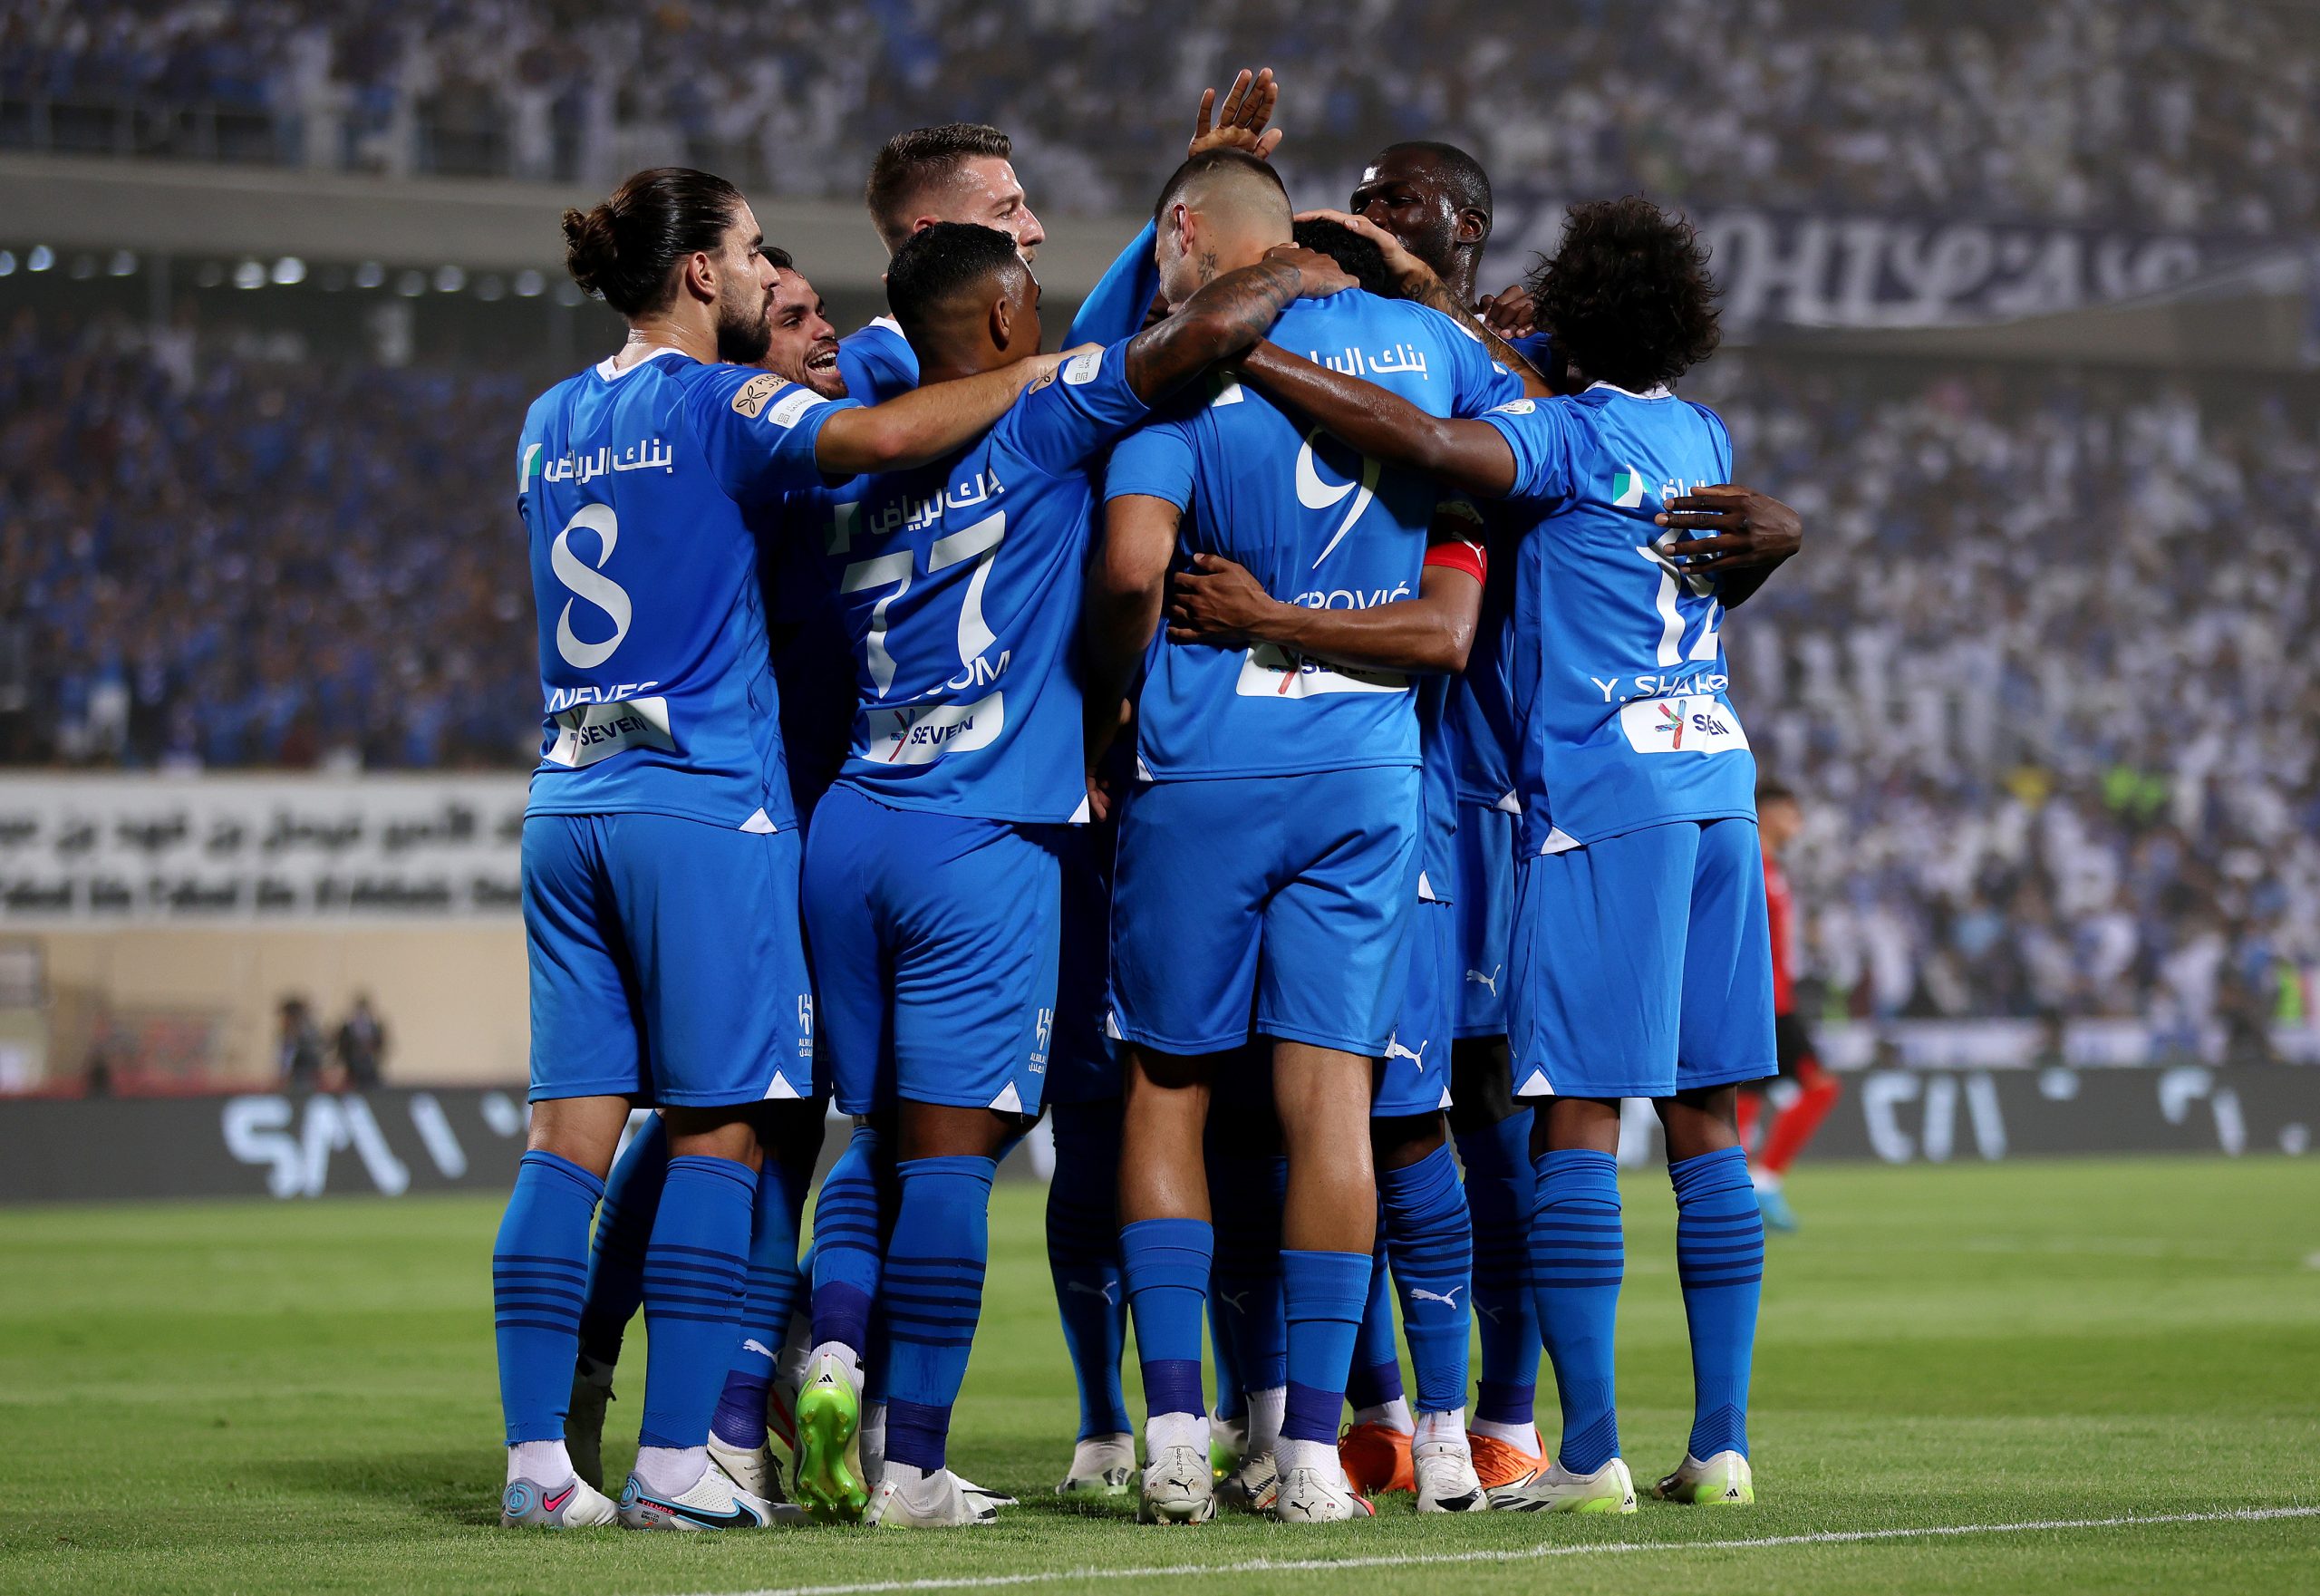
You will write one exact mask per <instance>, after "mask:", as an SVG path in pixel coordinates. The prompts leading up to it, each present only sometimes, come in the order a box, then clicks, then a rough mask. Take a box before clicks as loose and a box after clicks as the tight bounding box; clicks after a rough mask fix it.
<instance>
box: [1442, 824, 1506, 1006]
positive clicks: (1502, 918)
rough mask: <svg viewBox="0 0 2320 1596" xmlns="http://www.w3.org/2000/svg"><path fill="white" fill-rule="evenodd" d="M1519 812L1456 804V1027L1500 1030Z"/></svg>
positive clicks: (1504, 993)
mask: <svg viewBox="0 0 2320 1596" xmlns="http://www.w3.org/2000/svg"><path fill="white" fill-rule="evenodd" d="M1521 823H1522V817H1521V816H1519V815H1515V814H1513V813H1510V812H1509V811H1507V810H1505V809H1501V808H1495V807H1493V806H1492V805H1489V804H1465V803H1462V804H1460V805H1459V806H1458V843H1457V858H1458V901H1457V903H1456V904H1455V905H1453V906H1454V907H1455V909H1456V911H1457V914H1458V948H1457V953H1456V958H1457V961H1458V996H1457V1003H1458V1031H1457V1034H1458V1035H1460V1036H1504V1035H1505V1034H1506V944H1507V940H1508V938H1509V936H1510V935H1511V934H1512V933H1513V929H1514V833H1515V829H1516V827H1518V826H1519V825H1520V824H1521Z"/></svg>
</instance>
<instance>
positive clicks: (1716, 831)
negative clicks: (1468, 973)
mask: <svg viewBox="0 0 2320 1596" xmlns="http://www.w3.org/2000/svg"><path fill="white" fill-rule="evenodd" d="M1772 957H1773V946H1772V928H1771V924H1770V922H1769V921H1768V920H1767V918H1766V916H1765V909H1764V856H1763V854H1762V853H1761V852H1760V851H1759V845H1758V843H1757V840H1756V823H1755V822H1754V820H1747V819H1728V820H1710V821H1705V822H1702V821H1696V820H1679V821H1676V822H1673V823H1671V824H1668V825H1665V826H1648V827H1643V828H1642V829H1641V830H1638V831H1630V832H1627V833H1625V834H1623V835H1621V836H1619V837H1606V838H1604V839H1603V840H1601V841H1600V842H1592V843H1590V844H1588V845H1587V846H1584V847H1579V848H1573V849H1571V850H1570V851H1569V852H1567V853H1561V854H1548V855H1544V856H1540V857H1537V858H1532V859H1525V860H1523V861H1522V864H1521V865H1520V866H1517V867H1516V870H1515V890H1514V936H1513V945H1512V947H1511V948H1510V949H1509V951H1508V957H1507V962H1508V963H1509V964H1510V965H1512V966H1513V977H1514V980H1513V986H1512V987H1511V988H1510V989H1509V991H1508V1001H1507V1022H1508V1040H1509V1042H1510V1044H1511V1046H1512V1049H1513V1069H1514V1095H1515V1096H1516V1097H1517V1098H1540V1097H1566V1098H1670V1097H1673V1096H1675V1095H1676V1094H1677V1092H1679V1091H1692V1090H1696V1089H1698V1088H1703V1087H1713V1086H1726V1085H1729V1084H1731V1083H1732V1082H1735V1081H1741V1080H1754V1079H1757V1078H1758V1077H1760V1076H1766V1075H1771V1074H1773V1073H1774V1071H1775V1070H1776V1069H1778V1068H1779V1066H1778V1063H1777V1049H1776V1048H1775V1047H1774V1041H1773V963H1772Z"/></svg>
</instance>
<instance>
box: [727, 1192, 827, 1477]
mask: <svg viewBox="0 0 2320 1596" xmlns="http://www.w3.org/2000/svg"><path fill="white" fill-rule="evenodd" d="M810 1173H811V1172H810V1170H809V1171H807V1173H805V1174H802V1175H801V1174H800V1173H799V1172H798V1171H797V1170H793V1169H790V1168H788V1166H785V1165H783V1164H782V1163H781V1161H780V1160H779V1159H777V1158H768V1159H767V1160H766V1161H765V1167H764V1168H763V1169H762V1170H760V1171H759V1173H758V1201H757V1214H756V1218H755V1220H754V1222H753V1224H752V1226H751V1228H750V1231H749V1282H748V1284H747V1285H746V1286H745V1287H744V1289H743V1290H742V1292H741V1324H740V1330H741V1333H740V1335H739V1338H738V1343H739V1344H738V1346H737V1348H736V1349H735V1351H734V1354H733V1366H732V1367H731V1368H730V1369H727V1370H726V1371H725V1389H724V1391H723V1392H722V1393H721V1394H720V1396H719V1397H718V1398H717V1412H716V1415H715V1416H714V1417H712V1418H710V1421H709V1427H710V1429H712V1430H714V1431H716V1432H717V1435H718V1438H719V1439H720V1440H723V1441H726V1442H729V1443H730V1444H731V1445H733V1446H749V1447H754V1446H764V1445H765V1395H766V1391H767V1389H768V1388H770V1387H771V1386H772V1384H773V1360H774V1358H775V1357H776V1355H778V1353H779V1352H780V1350H781V1343H782V1342H783V1341H784V1340H787V1339H788V1334H789V1315H790V1312H791V1311H792V1310H794V1309H795V1308H796V1307H797V1299H798V1297H799V1295H800V1294H801V1293H802V1292H803V1291H804V1290H805V1282H804V1281H803V1279H802V1278H800V1276H799V1274H798V1272H797V1221H798V1217H799V1214H800V1213H801V1212H802V1211H803V1210H804V1208H805V1205H806V1183H807V1179H809V1178H810Z"/></svg>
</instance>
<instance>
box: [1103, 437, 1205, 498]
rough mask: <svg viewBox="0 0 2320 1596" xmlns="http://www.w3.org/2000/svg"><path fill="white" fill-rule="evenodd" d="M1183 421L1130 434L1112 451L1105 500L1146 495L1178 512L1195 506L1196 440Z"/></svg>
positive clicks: (1105, 475) (1106, 480)
mask: <svg viewBox="0 0 2320 1596" xmlns="http://www.w3.org/2000/svg"><path fill="white" fill-rule="evenodd" d="M1186 426H1187V423H1185V422H1184V421H1155V422H1154V423H1153V424H1152V425H1150V426H1148V427H1143V428H1140V429H1138V430H1136V431H1134V432H1131V433H1129V434H1128V435H1127V436H1126V438H1123V439H1121V440H1119V442H1118V443H1117V444H1116V445H1115V446H1114V447H1113V450H1112V462H1111V466H1110V468H1109V469H1107V471H1106V472H1105V473H1104V497H1105V498H1107V499H1113V498H1127V497H1128V496H1129V495H1130V494H1143V495H1145V496H1146V497H1148V498H1165V499H1166V500H1167V501H1168V502H1169V503H1170V504H1173V505H1174V506H1175V507H1176V508H1178V509H1184V508H1189V507H1190V506H1191V504H1192V502H1193V440H1192V436H1191V434H1190V433H1189V432H1188V431H1187V430H1186Z"/></svg>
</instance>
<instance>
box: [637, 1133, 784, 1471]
mask: <svg viewBox="0 0 2320 1596" xmlns="http://www.w3.org/2000/svg"><path fill="white" fill-rule="evenodd" d="M757 1187H758V1178H757V1175H756V1172H755V1171H753V1170H751V1169H750V1168H749V1166H747V1165H744V1164H739V1163H736V1162H734V1161H733V1160H732V1159H730V1158H710V1157H702V1156H686V1157H678V1158H672V1159H670V1160H669V1177H668V1182H667V1184H666V1186H665V1187H664V1189H663V1190H662V1194H661V1214H660V1217H659V1218H658V1219H657V1220H656V1221H655V1222H654V1224H653V1226H652V1244H651V1245H650V1246H648V1247H647V1248H646V1249H645V1251H644V1330H645V1336H646V1339H647V1340H648V1342H649V1346H648V1347H647V1349H646V1354H645V1370H644V1415H643V1425H642V1427H641V1432H640V1436H639V1442H638V1444H639V1445H641V1446H674V1447H680V1448H682V1447H691V1446H701V1445H703V1444H705V1443H706V1442H707V1440H708V1438H709V1422H710V1416H711V1414H712V1413H713V1412H714V1411H715V1409H716V1407H717V1393H718V1390H719V1388H720V1387H721V1386H722V1385H723V1384H724V1380H725V1372H726V1370H727V1369H729V1368H730V1367H731V1365H732V1361H733V1345H734V1337H735V1335H736V1333H737V1330H738V1327H739V1322H740V1312H741V1285H742V1282H743V1281H744V1280H745V1279H746V1278H747V1276H748V1273H749V1230H750V1225H751V1224H752V1222H753V1218H754V1214H755V1210H756V1205H757Z"/></svg>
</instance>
